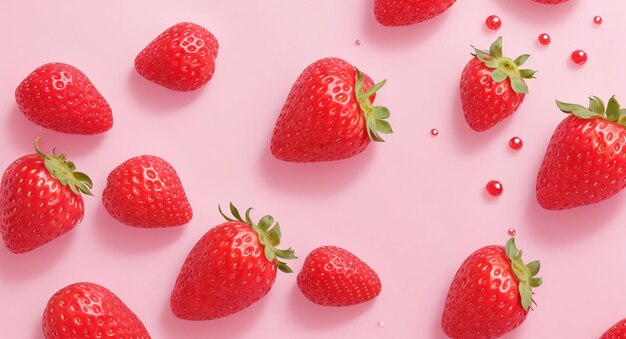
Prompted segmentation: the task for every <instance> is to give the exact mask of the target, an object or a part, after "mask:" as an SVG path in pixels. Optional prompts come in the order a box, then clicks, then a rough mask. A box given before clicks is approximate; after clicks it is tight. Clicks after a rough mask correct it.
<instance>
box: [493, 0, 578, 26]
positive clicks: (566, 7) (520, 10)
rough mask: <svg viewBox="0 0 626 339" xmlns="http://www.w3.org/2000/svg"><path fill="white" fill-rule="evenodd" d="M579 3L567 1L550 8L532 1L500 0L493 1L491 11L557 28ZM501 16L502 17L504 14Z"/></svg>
mask: <svg viewBox="0 0 626 339" xmlns="http://www.w3.org/2000/svg"><path fill="white" fill-rule="evenodd" d="M579 2H581V1H568V2H567V3H563V4H559V5H558V6H550V5H545V4H541V3H538V2H534V1H532V0H500V1H493V5H494V8H493V9H492V11H493V12H494V13H505V12H509V14H510V16H514V17H516V18H521V19H522V20H526V21H528V22H531V23H535V24H543V25H545V24H552V25H554V26H557V25H559V24H560V23H561V22H562V21H563V20H565V19H566V18H567V17H568V16H570V15H571V14H573V13H574V12H575V8H576V6H578V5H579ZM507 15H508V14H507ZM502 16H503V17H504V14H502Z"/></svg>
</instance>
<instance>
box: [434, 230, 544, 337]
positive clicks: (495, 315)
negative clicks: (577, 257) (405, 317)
mask: <svg viewBox="0 0 626 339" xmlns="http://www.w3.org/2000/svg"><path fill="white" fill-rule="evenodd" d="M539 268H540V264H539V261H533V262H530V263H528V264H525V263H524V262H523V261H522V251H520V250H518V249H517V247H516V246H515V239H514V238H511V239H509V241H508V242H507V243H506V246H505V247H502V246H496V245H492V246H486V247H483V248H481V249H479V250H477V251H476V252H474V253H472V254H471V255H470V256H469V257H468V258H467V259H465V261H464V262H463V263H462V264H461V267H459V270H458V271H457V272H456V275H455V276H454V279H453V280H452V284H451V285H450V290H449V291H448V296H447V297H446V303H445V306H444V311H443V316H442V318H441V327H442V328H443V331H444V333H445V334H446V335H447V336H448V337H450V338H455V339H482V338H485V339H486V338H497V337H500V336H502V335H504V334H506V333H508V332H510V331H512V330H513V329H515V328H517V327H518V326H520V325H521V324H522V323H523V322H524V320H526V316H527V315H528V312H529V310H530V309H531V306H532V305H533V303H534V301H533V291H532V289H533V288H535V287H539V286H541V284H542V282H543V281H542V279H541V278H537V277H536V275H537V274H538V273H539Z"/></svg>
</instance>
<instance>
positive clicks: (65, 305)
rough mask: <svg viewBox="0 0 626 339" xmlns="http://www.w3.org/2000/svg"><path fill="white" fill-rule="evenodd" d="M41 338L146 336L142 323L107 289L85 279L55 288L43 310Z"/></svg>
mask: <svg viewBox="0 0 626 339" xmlns="http://www.w3.org/2000/svg"><path fill="white" fill-rule="evenodd" d="M43 333H44V338H46V339H52V338H104V337H107V338H119V339H150V335H149V334H148V331H147V330H146V328H145V327H144V325H143V323H142V322H141V320H139V318H138V317H137V315H135V313H133V311H131V310H130V309H129V308H128V306H126V305H125V304H124V302H122V300H120V298H118V297H117V296H116V295H115V294H113V292H111V291H109V290H108V289H106V288H104V287H102V286H100V285H97V284H94V283H89V282H80V283H76V284H72V285H69V286H67V287H65V288H63V289H61V290H59V291H58V292H56V293H55V294H54V295H53V296H52V297H51V298H50V300H49V301H48V305H47V306H46V310H45V311H44V313H43Z"/></svg>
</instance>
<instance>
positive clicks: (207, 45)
mask: <svg viewBox="0 0 626 339" xmlns="http://www.w3.org/2000/svg"><path fill="white" fill-rule="evenodd" d="M218 48H219V45H218V43H217V39H215V37H214V36H213V34H211V32H209V31H208V30H206V29H205V28H204V27H201V26H198V25H196V24H194V23H191V22H181V23H178V24H176V25H174V26H172V27H170V28H168V29H166V30H165V32H163V33H161V35H159V36H158V37H157V38H156V39H154V40H153V41H152V42H151V43H150V44H149V45H148V46H147V47H146V48H144V49H143V51H141V52H140V53H139V55H137V58H135V69H137V72H138V73H139V74H141V76H143V77H144V78H146V79H148V80H150V81H152V82H154V83H157V84H159V85H161V86H165V87H167V88H169V89H171V90H174V91H181V92H187V91H193V90H195V89H198V88H200V87H202V86H204V85H206V83H207V82H209V80H211V78H212V77H213V73H214V72H215V58H217V50H218Z"/></svg>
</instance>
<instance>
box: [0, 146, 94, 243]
mask: <svg viewBox="0 0 626 339" xmlns="http://www.w3.org/2000/svg"><path fill="white" fill-rule="evenodd" d="M40 139H41V138H37V140H36V141H35V150H36V154H29V155H25V156H23V157H21V158H19V159H17V160H15V161H14V162H13V163H12V164H11V165H9V167H8V168H7V169H6V171H5V172H4V176H3V177H2V184H1V185H0V227H1V231H2V238H3V239H4V243H5V244H6V246H7V248H8V249H9V250H10V251H11V252H13V253H24V252H29V251H32V250H34V249H35V248H37V247H39V246H41V245H43V244H45V243H47V242H49V241H51V240H53V239H55V238H57V237H58V236H60V235H62V234H64V233H66V232H68V231H70V230H71V229H72V228H74V226H76V225H77V224H78V223H79V222H80V221H81V220H82V219H83V214H84V206H83V198H82V197H81V193H85V194H89V195H91V192H90V191H89V189H90V188H91V187H92V182H91V179H89V177H88V176H87V175H85V174H84V173H81V172H75V170H76V166H75V165H74V163H72V162H71V161H69V160H67V159H66V158H65V155H63V154H61V155H56V154H55V153H54V152H53V154H45V153H43V152H41V151H40V150H39V147H38V146H37V144H38V142H39V140H40Z"/></svg>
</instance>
